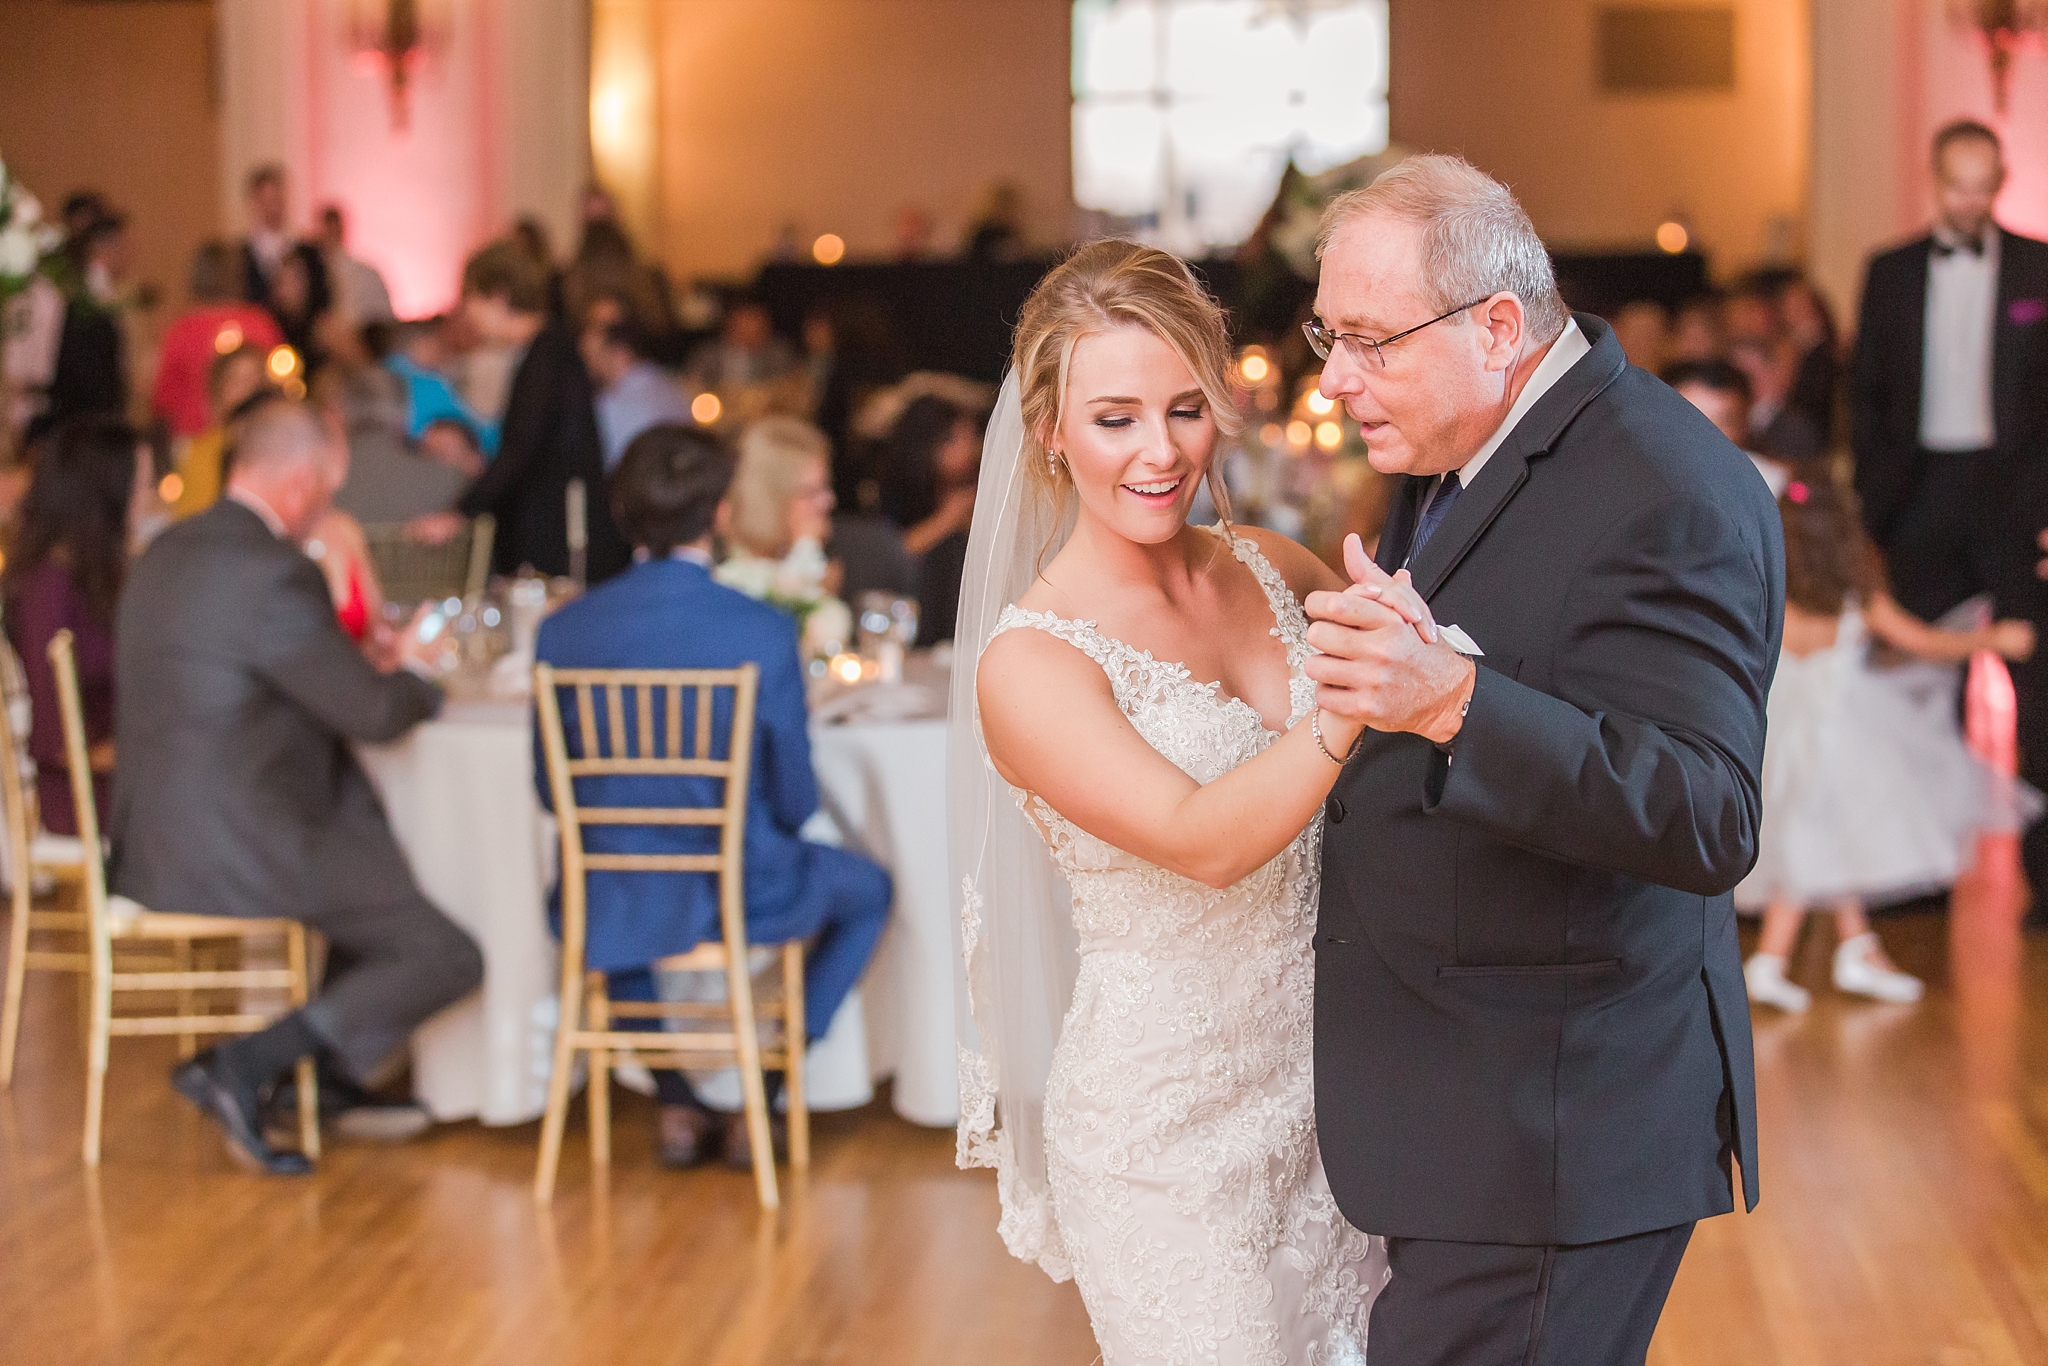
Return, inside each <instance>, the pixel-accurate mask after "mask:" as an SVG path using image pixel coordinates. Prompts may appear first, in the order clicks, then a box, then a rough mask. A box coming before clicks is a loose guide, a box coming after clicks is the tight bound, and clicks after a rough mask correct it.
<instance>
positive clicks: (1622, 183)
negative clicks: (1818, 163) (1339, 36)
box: [1389, 0, 1811, 272]
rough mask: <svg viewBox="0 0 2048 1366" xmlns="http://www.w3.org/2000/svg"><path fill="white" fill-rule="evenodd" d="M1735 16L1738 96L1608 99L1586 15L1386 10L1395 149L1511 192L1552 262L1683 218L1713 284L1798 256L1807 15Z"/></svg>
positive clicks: (1563, 4)
mask: <svg viewBox="0 0 2048 1366" xmlns="http://www.w3.org/2000/svg"><path fill="white" fill-rule="evenodd" d="M1630 3H1631V4H1633V5H1644V4H1656V3H1668V4H1671V5H1673V6H1674V7H1687V6H1693V5H1697V4H1699V3H1701V0H1630ZM1729 3H1732V4H1733V6H1734V8H1735V10H1736V21H1735V42H1736V54H1735V86H1736V88H1735V90H1734V91H1733V92H1732V93H1728V94H1700V95H1695V94H1680V95H1657V96H1642V95H1630V96H1614V95H1602V94H1601V93H1600V92H1599V90H1598V88H1597V79H1596V72H1597V65H1596V62H1597V58H1596V53H1595V47H1594V24H1595V14H1596V12H1597V10H1598V8H1599V6H1598V5H1597V4H1596V3H1594V0H1393V6H1392V8H1393V33H1392V48H1391V55H1392V63H1393V68H1392V73H1391V83H1390V89H1389V94H1390V99H1391V103H1392V111H1391V112H1392V127H1393V136H1394V139H1395V140H1396V141H1397V142H1401V143H1405V144H1407V145H1409V146H1411V147H1414V148H1416V149H1418V150H1435V151H1455V152H1461V153H1463V154H1464V155H1465V156H1467V157H1468V158H1470V159H1471V160H1472V161H1474V162H1475V163H1477V164H1478V165H1480V166H1482V167H1484V168H1485V169H1486V170H1488V171H1490V172H1492V173H1493V174H1495V175H1497V176H1500V177H1501V178H1502V179H1504V180H1506V181H1508V182H1509V183H1510V184H1512V185H1513V186H1514V187H1515V190H1516V192H1517V193H1518V194H1519V195H1520V196H1521V199H1522V202H1523V203H1524V204H1525V205H1526V206H1527V207H1528V210H1529V214H1530V217H1531V218H1533V219H1534V220H1535V223H1536V227H1537V229H1538V230H1539V231H1540V232H1542V234H1543V235H1544V237H1545V238H1547V239H1548V240H1549V241H1550V242H1551V243H1552V244H1553V245H1554V246H1557V247H1564V248H1574V247H1613V246H1628V247H1646V246H1647V245H1648V244H1649V243H1650V240H1651V235H1652V234H1653V233H1654V232H1655V230H1656V227H1657V225H1658V223H1660V222H1661V221H1663V220H1664V219H1665V218H1668V217H1670V216H1672V215H1674V214H1677V215H1681V216H1683V217H1684V218H1685V219H1686V220H1688V221H1689V222H1690V223H1691V224H1692V226H1693V230H1694V234H1695V238H1696V241H1697V243H1698V244H1699V245H1700V246H1701V247H1702V248H1704V249H1705V250H1706V251H1707V252H1709V253H1710V255H1711V257H1712V261H1713V265H1714V268H1715V269H1716V270H1717V271H1721V272H1726V271H1730V270H1738V269H1741V268H1742V267H1744V266H1748V265H1753V264H1756V263H1757V262H1759V261H1761V260H1763V259H1765V258H1766V257H1768V256H1770V255H1772V254H1774V253H1777V252H1785V251H1789V252H1791V253H1794V254H1796V253H1797V252H1798V251H1800V250H1801V249H1802V246H1803V243H1802V241H1801V240H1800V239H1801V237H1802V236H1803V219H1804V214H1805V206H1806V172H1807V151H1808V133H1807V114H1808V95H1809V90H1810V86H1811V76H1810V73H1809V66H1808V56H1807V49H1808V41H1807V0H1729Z"/></svg>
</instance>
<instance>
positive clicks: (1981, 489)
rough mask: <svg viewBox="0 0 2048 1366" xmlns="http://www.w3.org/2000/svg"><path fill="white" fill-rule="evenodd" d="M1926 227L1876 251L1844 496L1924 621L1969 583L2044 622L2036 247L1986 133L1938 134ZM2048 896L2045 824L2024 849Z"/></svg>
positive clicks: (2029, 686)
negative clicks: (2008, 206)
mask: <svg viewBox="0 0 2048 1366" xmlns="http://www.w3.org/2000/svg"><path fill="white" fill-rule="evenodd" d="M1934 181H1935V222H1934V227H1933V228H1932V230H1931V231H1929V232H1928V233H1927V234H1925V235H1924V236H1922V237H1920V238H1918V239H1916V240H1915V241H1912V242H1908V243H1907V244H1906V245H1904V246H1902V247H1897V248H1895V249H1893V250H1891V251H1887V252H1883V253H1881V254H1879V255H1878V256H1876V257H1875V258H1873V259H1872V260H1871V263H1870V273H1869V276H1868V279H1867V280H1866V282H1865V284H1864V287H1863V314H1862V322H1861V325H1860V326H1859V327H1858V329H1857V337H1856V359H1855V364H1854V367H1853V370H1852V372H1851V375H1850V386H1849V397H1850V408H1851V413H1852V417H1853V420H1854V428H1853V432H1852V436H1851V440H1852V442H1853V444H1854V446H1855V451H1856V491H1857V492H1858V493H1859V494H1861V495H1862V497H1863V517H1864V520H1865V522H1866V523H1867V524H1868V525H1869V528H1870V534H1871V537H1872V539H1874V540H1875V541H1876V542H1877V544H1878V546H1879V548H1880V549H1882V550H1883V551H1884V555H1885V560H1886V565H1887V568H1888V569H1889V570H1890V573H1891V580H1892V591H1893V593H1894V594H1895V595H1896V596H1897V598H1898V600H1899V601H1900V602H1901V603H1902V604H1904V605H1905V607H1906V608H1907V609H1908V610H1909V611H1912V612H1914V613H1917V614H1918V615H1920V616H1922V617H1926V618H1928V619H1929V620H1933V619H1935V618H1937V617H1939V616H1941V615H1942V614H1943V613H1944V612H1946V611H1948V610H1949V609H1950V608H1952V607H1954V606H1955V605H1956V604H1958V603H1960V602H1962V601H1964V600H1965V599H1967V598H1970V597H1972V596H1974V595H1976V594H1979V593H1987V592H1988V593H1990V594H1992V595H1993V597H1994V598H1995V599H1996V601H1995V611H1996V613H1997V615H1999V616H2002V617H2025V618H2027V619H2029V620H2031V621H2033V622H2034V623H2035V625H2036V626H2037V627H2048V593H2044V592H2043V590H2042V588H2041V585H2040V583H2039V581H2038V580H2037V579H2036V577H2035V575H2034V572H2033V571H2034V556H2035V552H2034V541H2035V538H2036V536H2038V535H2040V534H2041V532H2042V530H2043V528H2048V242H2041V241H2036V240H2035V239H2034V238H2031V237H2022V236H2021V235H2020V234H2018V233H2016V232H2009V231H2007V230H2006V229H2004V228H2002V227H2000V226H1999V225H1998V224H1997V222H1995V221H1994V220H1993V218H1992V206H1993V205H1994V204H1995V203H1996V202H1997V199H1998V194H1999V191H2000V190H2001V189H2003V188H2004V186H2005V160H2004V156H2003V154H2002V151H2001V149H2000V147H1999V142H1998V135H1997V134H1996V133H1994V132H1992V131H1991V129H1989V128H1987V127H1985V126H1984V125H1983V124H1981V123H1977V122H1975V121H1973V120H1969V119H1963V120H1958V121H1957V122H1955V123H1951V124H1949V125H1948V126H1947V127H1945V128H1943V129H1942V130H1941V131H1940V132H1939V133H1937V134H1935V138H1934ZM2014 681H2015V682H2016V683H2017V684H2018V686H2019V701H2020V758H2021V764H2022V771H2023V773H2024V774H2025V776H2026V777H2027V778H2028V779H2029V780H2030V781H2032V782H2033V783H2034V784H2035V785H2037V786H2039V785H2041V784H2042V783H2044V782H2048V663H2042V662H2035V663H2030V664H2027V665H2025V666H2023V667H2022V668H2020V669H2019V670H2017V672H2016V677H2015V679H2014ZM2024 856H2025V860H2026V866H2027V877H2028V880H2029V881H2030V882H2032V883H2033V885H2034V895H2035V902H2036V910H2035V917H2034V920H2033V921H2032V922H2031V923H2033V924H2035V925H2037V926H2038V925H2040V924H2043V923H2048V922H2044V921H2043V920H2042V918H2041V912H2040V909H2039V907H2040V902H2041V900H2042V898H2043V897H2044V895H2048V823H2043V824H2040V825H2036V826H2035V827H2034V828H2033V830H2032V831H2031V832H2030V833H2029V834H2028V836H2027V839H2026V843H2025V846H2024Z"/></svg>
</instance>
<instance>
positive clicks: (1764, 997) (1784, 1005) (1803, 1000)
mask: <svg viewBox="0 0 2048 1366" xmlns="http://www.w3.org/2000/svg"><path fill="white" fill-rule="evenodd" d="M1742 980H1743V981H1744V982H1745V983H1747V984H1748V986H1749V999H1750V1000H1752V1001H1755V1002H1757V1003H1758V1004H1760V1005H1767V1006H1776V1007H1777V1008H1778V1009H1780V1010H1782V1011H1784V1012H1785V1013H1787V1014H1788V1015H1801V1014H1804V1013H1805V1011H1806V1008H1807V1007H1808V1006H1810V1005H1812V1004H1813V997H1812V996H1810V995H1808V994H1807V992H1806V989H1805V988H1804V987H1799V986H1794V985H1793V984H1792V983H1791V982H1788V981H1786V980H1785V960H1784V959H1783V958H1780V957H1779V956H1778V955H1777V954H1775V953H1759V954H1754V955H1752V956H1751V957H1750V960H1749V961H1748V962H1747V963H1744V964H1743V965H1742Z"/></svg>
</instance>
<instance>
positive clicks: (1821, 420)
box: [1778, 275, 1843, 447]
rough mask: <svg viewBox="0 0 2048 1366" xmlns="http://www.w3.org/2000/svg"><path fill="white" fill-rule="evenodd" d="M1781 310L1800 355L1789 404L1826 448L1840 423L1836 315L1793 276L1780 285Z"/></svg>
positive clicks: (1839, 353)
mask: <svg viewBox="0 0 2048 1366" xmlns="http://www.w3.org/2000/svg"><path fill="white" fill-rule="evenodd" d="M1778 311H1779V313H1780V314H1782V315H1783V317H1784V319H1785V328H1786V331H1787V332H1789V333H1790V334H1791V338H1792V347H1793V350H1794V352H1795V353H1796V354H1797V355H1798V357H1799V366H1798V369H1797V371H1796V372H1795V376H1796V377H1795V378H1794V379H1793V382H1792V393H1791V395H1790V396H1789V397H1788V398H1787V399H1786V400H1785V403H1786V406H1787V407H1790V408H1792V409H1794V410H1796V411H1798V412H1801V413H1804V414H1805V415H1806V420H1807V421H1808V422H1809V423H1811V424H1812V426H1813V429H1814V430H1815V431H1816V432H1819V433H1820V438H1821V445H1822V446H1823V447H1825V446H1827V445H1828V444H1829V443H1830V442H1832V441H1833V440H1834V439H1835V434H1836V431H1837V429H1838V428H1839V427H1840V426H1841V425H1842V424H1841V420H1840V418H1839V416H1838V414H1839V412H1840V408H1841V398H1842V369H1843V367H1842V340H1841V334H1840V333H1839V332H1838V331H1837V330H1836V328H1835V315H1834V312H1833V310H1831V309H1830V308H1829V307H1828V305H1827V300H1825V299H1823V298H1821V296H1820V291H1819V290H1817V289H1815V288H1814V287H1813V282H1812V281H1810V280H1808V279H1807V278H1806V277H1805V276H1803V275H1793V276H1791V277H1790V278H1788V279H1786V280H1785V281H1784V283H1782V284H1781V285H1779V286H1778Z"/></svg>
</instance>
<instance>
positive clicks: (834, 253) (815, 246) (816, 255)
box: [811, 232, 846, 266]
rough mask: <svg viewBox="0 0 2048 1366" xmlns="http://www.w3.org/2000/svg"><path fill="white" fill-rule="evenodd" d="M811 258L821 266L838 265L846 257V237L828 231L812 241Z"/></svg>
mask: <svg viewBox="0 0 2048 1366" xmlns="http://www.w3.org/2000/svg"><path fill="white" fill-rule="evenodd" d="M811 259H812V260H814V261H816V262H817V263H818V264H819V265H821V266H836V265H838V264H839V263H840V262H841V261H843V260H845V259H846V239H845V238H843V237H841V236H840V235H839V234H838V233H836V232H828V233H826V234H824V235H823V236H822V237H820V238H819V239H818V240H817V241H815V242H813V243H811Z"/></svg>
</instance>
